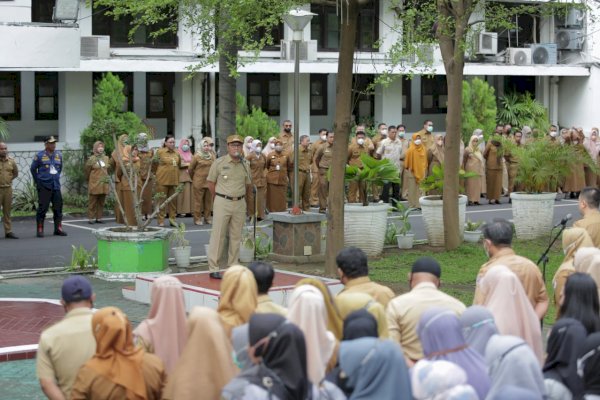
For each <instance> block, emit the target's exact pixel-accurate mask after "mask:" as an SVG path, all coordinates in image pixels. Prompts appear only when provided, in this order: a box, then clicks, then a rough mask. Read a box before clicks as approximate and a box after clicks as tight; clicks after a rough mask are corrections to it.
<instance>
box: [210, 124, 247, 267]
mask: <svg viewBox="0 0 600 400" xmlns="http://www.w3.org/2000/svg"><path fill="white" fill-rule="evenodd" d="M243 143H244V139H242V137H241V136H239V135H231V136H229V137H228V138H227V155H225V156H223V157H220V158H218V159H217V161H215V162H214V163H213V165H212V166H211V167H210V171H209V172H208V178H207V182H208V188H209V189H210V192H211V193H212V195H213V201H214V213H213V227H212V231H211V233H210V241H209V243H208V268H209V270H210V271H211V273H210V277H211V278H214V279H222V277H223V275H222V274H221V273H220V272H219V265H218V260H219V258H220V256H221V253H222V252H223V250H225V237H226V236H227V235H228V236H229V248H228V253H227V266H232V265H234V264H237V262H238V258H239V255H240V244H241V241H242V229H243V227H244V221H245V220H246V201H245V200H244V197H246V193H247V191H248V190H251V187H250V185H251V180H250V172H249V171H250V166H249V165H248V162H247V161H246V160H245V159H244V157H243V156H242V146H243Z"/></svg>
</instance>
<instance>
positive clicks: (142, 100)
mask: <svg viewBox="0 0 600 400" xmlns="http://www.w3.org/2000/svg"><path fill="white" fill-rule="evenodd" d="M133 112H134V113H136V114H137V116H138V117H140V118H141V119H144V118H146V73H145V72H134V73H133Z"/></svg>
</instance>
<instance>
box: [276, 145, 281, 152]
mask: <svg viewBox="0 0 600 400" xmlns="http://www.w3.org/2000/svg"><path fill="white" fill-rule="evenodd" d="M282 150H283V146H275V151H282Z"/></svg>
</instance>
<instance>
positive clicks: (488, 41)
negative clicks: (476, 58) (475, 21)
mask: <svg viewBox="0 0 600 400" xmlns="http://www.w3.org/2000/svg"><path fill="white" fill-rule="evenodd" d="M497 53H498V34H497V33H496V32H479V36H477V54H483V55H492V56H495V55H496V54H497Z"/></svg>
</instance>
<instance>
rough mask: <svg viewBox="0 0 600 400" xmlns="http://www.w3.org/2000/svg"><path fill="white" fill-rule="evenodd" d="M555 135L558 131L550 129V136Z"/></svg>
mask: <svg viewBox="0 0 600 400" xmlns="http://www.w3.org/2000/svg"><path fill="white" fill-rule="evenodd" d="M557 135H558V132H556V131H550V136H552V137H556V136H557Z"/></svg>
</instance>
